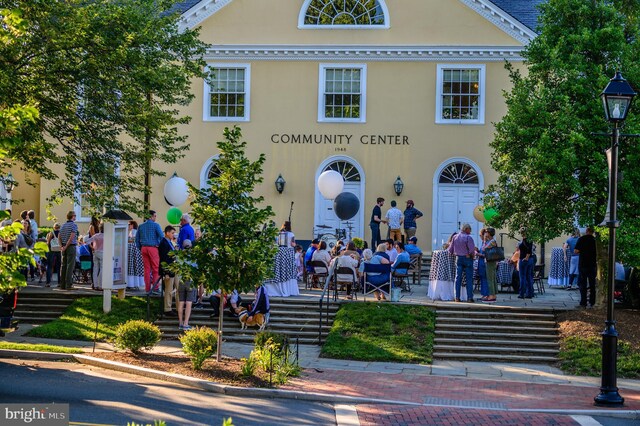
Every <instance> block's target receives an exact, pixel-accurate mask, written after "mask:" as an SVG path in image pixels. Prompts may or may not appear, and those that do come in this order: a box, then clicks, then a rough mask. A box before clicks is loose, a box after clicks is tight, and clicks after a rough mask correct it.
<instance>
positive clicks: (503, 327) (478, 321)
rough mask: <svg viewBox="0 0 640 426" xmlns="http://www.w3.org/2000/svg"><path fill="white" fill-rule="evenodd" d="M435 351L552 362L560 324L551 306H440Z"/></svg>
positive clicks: (451, 356) (463, 357)
mask: <svg viewBox="0 0 640 426" xmlns="http://www.w3.org/2000/svg"><path fill="white" fill-rule="evenodd" d="M433 351H434V353H433V357H434V359H442V360H460V361H495V362H524V363H531V362H535V363H538V362H539V363H553V362H556V361H557V360H558V359H557V354H558V327H557V323H556V320H555V315H554V313H553V311H552V310H550V309H529V308H510V307H498V306H486V305H480V304H455V305H450V306H443V307H437V308H436V331H435V342H434V349H433Z"/></svg>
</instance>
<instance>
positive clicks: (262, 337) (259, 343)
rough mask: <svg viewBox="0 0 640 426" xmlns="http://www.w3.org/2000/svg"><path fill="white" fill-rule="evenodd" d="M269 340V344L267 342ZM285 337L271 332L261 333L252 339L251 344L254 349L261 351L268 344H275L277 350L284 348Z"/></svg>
mask: <svg viewBox="0 0 640 426" xmlns="http://www.w3.org/2000/svg"><path fill="white" fill-rule="evenodd" d="M269 340H271V342H269ZM285 340H286V337H285V335H284V334H279V333H274V332H273V331H261V332H259V333H256V337H254V338H253V343H254V345H255V347H256V349H263V348H264V347H265V346H266V345H268V344H275V345H277V346H278V347H279V348H282V347H283V346H284V342H285Z"/></svg>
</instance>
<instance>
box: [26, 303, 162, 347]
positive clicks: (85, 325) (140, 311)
mask: <svg viewBox="0 0 640 426" xmlns="http://www.w3.org/2000/svg"><path fill="white" fill-rule="evenodd" d="M154 302H155V303H154ZM155 308H157V299H154V300H152V306H151V309H152V312H155ZM146 312H147V302H146V299H145V298H142V297H127V298H125V299H124V300H120V299H118V298H117V297H113V298H112V299H111V312H109V313H108V314H104V313H103V312H102V296H97V297H82V298H79V299H76V300H75V301H74V302H73V303H72V304H71V305H69V307H68V308H67V309H66V310H65V311H64V313H63V314H62V316H61V317H60V318H58V319H56V320H54V321H51V322H49V323H47V324H44V325H41V326H40V327H36V328H34V329H32V330H31V331H29V333H27V335H28V336H32V337H45V338H50V339H66V340H87V341H92V340H93V337H94V333H95V330H96V320H98V321H99V324H98V340H101V341H102V340H108V339H111V338H112V337H113V336H114V333H115V328H116V326H118V325H119V324H122V323H124V322H126V321H127V320H130V319H145V318H146Z"/></svg>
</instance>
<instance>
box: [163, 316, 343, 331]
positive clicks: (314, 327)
mask: <svg viewBox="0 0 640 426" xmlns="http://www.w3.org/2000/svg"><path fill="white" fill-rule="evenodd" d="M155 324H156V325H157V326H158V327H160V329H163V328H172V327H176V328H177V326H178V325H177V324H178V321H177V319H175V320H171V321H169V320H159V321H156V322H155ZM189 324H190V325H192V326H196V325H199V326H207V327H210V328H216V329H217V328H218V323H217V322H216V323H211V322H205V321H198V320H194V319H193V318H190V319H189ZM269 325H270V326H271V328H277V329H283V330H300V331H315V332H316V333H317V332H318V328H319V327H318V324H296V325H293V324H280V323H278V322H269ZM240 328H241V325H240V323H239V322H232V323H226V322H225V323H224V324H223V325H222V329H223V330H227V329H229V330H240ZM321 328H322V330H323V331H329V330H331V326H330V325H329V326H327V325H326V324H323V325H322V327H321Z"/></svg>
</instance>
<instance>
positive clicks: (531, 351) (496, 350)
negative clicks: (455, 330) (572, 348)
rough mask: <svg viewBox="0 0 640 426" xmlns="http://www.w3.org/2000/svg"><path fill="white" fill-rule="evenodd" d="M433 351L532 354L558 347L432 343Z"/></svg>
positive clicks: (540, 353)
mask: <svg viewBox="0 0 640 426" xmlns="http://www.w3.org/2000/svg"><path fill="white" fill-rule="evenodd" d="M433 350H434V351H438V352H440V351H442V352H447V353H460V352H463V353H494V354H502V353H514V352H516V353H523V352H524V353H527V354H534V355H556V354H558V352H559V350H558V349H544V348H542V349H541V348H517V347H497V346H456V345H434V346H433Z"/></svg>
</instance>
